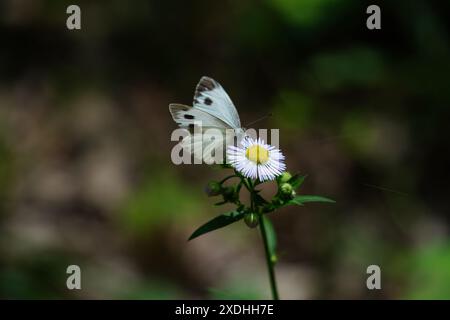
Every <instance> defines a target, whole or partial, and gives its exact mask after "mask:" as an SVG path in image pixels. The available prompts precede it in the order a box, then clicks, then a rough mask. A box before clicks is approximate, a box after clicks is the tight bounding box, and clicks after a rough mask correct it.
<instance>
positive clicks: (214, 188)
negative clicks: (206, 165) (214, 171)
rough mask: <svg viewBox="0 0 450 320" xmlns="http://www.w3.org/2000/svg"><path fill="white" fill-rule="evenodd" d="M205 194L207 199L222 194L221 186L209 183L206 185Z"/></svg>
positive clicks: (213, 182)
mask: <svg viewBox="0 0 450 320" xmlns="http://www.w3.org/2000/svg"><path fill="white" fill-rule="evenodd" d="M205 192H206V194H207V195H208V197H214V196H218V195H219V194H221V193H222V186H221V185H220V183H218V182H216V181H210V182H208V184H207V185H206V188H205Z"/></svg>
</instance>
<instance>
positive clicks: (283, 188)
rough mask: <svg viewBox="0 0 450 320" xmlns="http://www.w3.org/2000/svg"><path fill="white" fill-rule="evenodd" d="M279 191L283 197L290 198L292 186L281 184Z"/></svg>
mask: <svg viewBox="0 0 450 320" xmlns="http://www.w3.org/2000/svg"><path fill="white" fill-rule="evenodd" d="M280 191H281V193H282V194H283V195H284V196H290V195H291V194H292V191H294V190H292V186H291V185H290V184H289V183H283V184H282V185H281V186H280Z"/></svg>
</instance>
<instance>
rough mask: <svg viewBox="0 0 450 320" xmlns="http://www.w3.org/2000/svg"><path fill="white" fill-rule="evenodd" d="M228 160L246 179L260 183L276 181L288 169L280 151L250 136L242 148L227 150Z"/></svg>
mask: <svg viewBox="0 0 450 320" xmlns="http://www.w3.org/2000/svg"><path fill="white" fill-rule="evenodd" d="M227 159H228V163H229V164H231V165H232V166H233V167H234V168H236V170H237V171H239V172H241V173H242V174H243V175H244V176H245V177H247V178H252V179H259V181H267V180H274V179H275V178H276V177H277V176H279V175H280V174H282V173H283V172H284V170H285V169H286V165H285V164H284V156H283V154H282V153H281V151H280V150H279V149H277V148H276V147H274V146H271V145H268V144H265V143H264V140H261V139H259V138H258V139H257V140H256V139H252V138H251V137H248V136H247V137H245V138H244V139H242V142H241V146H234V145H231V146H229V147H228V148H227Z"/></svg>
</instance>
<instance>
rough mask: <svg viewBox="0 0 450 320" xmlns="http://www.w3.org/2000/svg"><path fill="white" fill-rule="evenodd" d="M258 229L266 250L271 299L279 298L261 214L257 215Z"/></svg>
mask: <svg viewBox="0 0 450 320" xmlns="http://www.w3.org/2000/svg"><path fill="white" fill-rule="evenodd" d="M259 229H261V236H262V239H263V242H264V251H265V252H266V263H267V269H268V270H269V279H270V289H271V290H272V298H273V300H279V297H278V290H277V282H276V280H275V270H274V262H273V261H272V257H271V255H270V251H269V243H268V241H267V232H266V225H265V222H264V219H263V215H262V214H260V215H259Z"/></svg>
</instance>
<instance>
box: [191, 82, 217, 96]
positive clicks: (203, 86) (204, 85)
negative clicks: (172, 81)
mask: <svg viewBox="0 0 450 320" xmlns="http://www.w3.org/2000/svg"><path fill="white" fill-rule="evenodd" d="M216 87H217V82H216V81H215V80H213V79H211V78H209V77H202V78H201V79H200V81H199V83H198V84H197V87H196V88H195V95H194V99H195V98H198V97H199V96H201V95H202V92H204V91H210V90H213V89H214V88H216Z"/></svg>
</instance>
